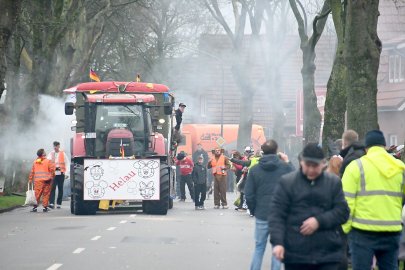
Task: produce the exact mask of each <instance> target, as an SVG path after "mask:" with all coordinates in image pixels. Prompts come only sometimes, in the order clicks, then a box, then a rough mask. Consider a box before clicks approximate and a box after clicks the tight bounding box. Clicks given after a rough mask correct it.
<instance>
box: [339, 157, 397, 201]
mask: <svg viewBox="0 0 405 270" xmlns="http://www.w3.org/2000/svg"><path fill="white" fill-rule="evenodd" d="M356 162H357V165H358V166H359V170H360V188H361V190H360V191H359V192H357V194H351V193H349V192H345V195H346V193H348V196H347V197H350V198H355V196H356V195H357V196H375V195H386V196H391V197H400V198H402V196H403V194H402V192H394V191H386V190H372V191H366V177H365V175H364V167H363V163H362V162H361V160H360V159H356ZM404 186H405V172H404V173H403V175H402V184H401V191H403V190H404ZM353 195H354V197H352V196H353Z"/></svg>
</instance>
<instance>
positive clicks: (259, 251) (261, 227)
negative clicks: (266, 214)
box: [250, 218, 281, 270]
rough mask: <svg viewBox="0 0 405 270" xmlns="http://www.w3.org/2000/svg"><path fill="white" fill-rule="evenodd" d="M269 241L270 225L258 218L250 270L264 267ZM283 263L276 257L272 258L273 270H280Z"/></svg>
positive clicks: (258, 269)
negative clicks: (264, 257) (264, 256)
mask: <svg viewBox="0 0 405 270" xmlns="http://www.w3.org/2000/svg"><path fill="white" fill-rule="evenodd" d="M268 241H269V225H268V222H267V221H266V220H262V219H258V218H256V228H255V242H256V247H255V252H254V253H253V259H252V263H251V264H250V270H260V269H261V267H262V261H263V255H264V251H265V250H266V245H267V242H268ZM280 269H281V262H280V261H279V260H277V259H276V258H275V257H274V256H271V270H280Z"/></svg>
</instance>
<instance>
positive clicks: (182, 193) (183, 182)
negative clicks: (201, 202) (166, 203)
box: [180, 174, 194, 200]
mask: <svg viewBox="0 0 405 270" xmlns="http://www.w3.org/2000/svg"><path fill="white" fill-rule="evenodd" d="M186 183H187V187H188V191H189V192H190V196H191V199H193V200H194V184H193V179H192V178H191V174H188V175H181V176H180V199H182V200H185V199H186Z"/></svg>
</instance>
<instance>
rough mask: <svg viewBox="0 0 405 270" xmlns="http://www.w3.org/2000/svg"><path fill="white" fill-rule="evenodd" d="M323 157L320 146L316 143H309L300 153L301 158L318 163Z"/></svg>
mask: <svg viewBox="0 0 405 270" xmlns="http://www.w3.org/2000/svg"><path fill="white" fill-rule="evenodd" d="M324 159H325V155H324V154H323V151H322V148H321V147H320V146H319V145H318V144H316V143H309V144H307V145H306V146H305V147H304V150H302V153H301V160H303V161H307V162H313V163H316V164H320V163H322V162H323V160H324Z"/></svg>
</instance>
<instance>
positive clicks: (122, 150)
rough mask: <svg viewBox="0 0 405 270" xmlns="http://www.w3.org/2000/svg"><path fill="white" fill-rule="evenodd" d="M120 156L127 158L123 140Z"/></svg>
mask: <svg viewBox="0 0 405 270" xmlns="http://www.w3.org/2000/svg"><path fill="white" fill-rule="evenodd" d="M120 154H121V157H125V148H124V145H123V144H122V140H121V144H120Z"/></svg>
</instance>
